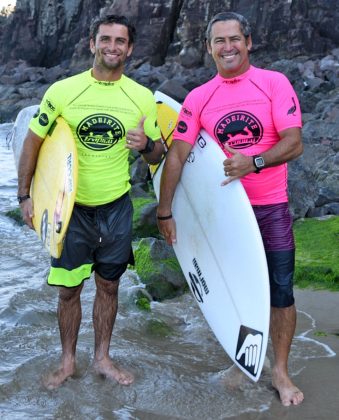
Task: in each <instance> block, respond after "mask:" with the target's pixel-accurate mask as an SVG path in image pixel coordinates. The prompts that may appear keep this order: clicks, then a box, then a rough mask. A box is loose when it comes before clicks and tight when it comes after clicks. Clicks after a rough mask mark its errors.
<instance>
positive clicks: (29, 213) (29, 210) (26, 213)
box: [20, 198, 34, 229]
mask: <svg viewBox="0 0 339 420" xmlns="http://www.w3.org/2000/svg"><path fill="white" fill-rule="evenodd" d="M20 208H21V215H22V218H23V220H24V222H25V223H26V224H27V225H28V226H29V227H30V228H31V229H34V226H33V222H32V217H33V214H34V213H33V201H32V199H31V198H28V199H27V200H25V201H23V202H22V203H21V204H20Z"/></svg>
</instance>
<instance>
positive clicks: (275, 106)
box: [272, 73, 302, 132]
mask: <svg viewBox="0 0 339 420" xmlns="http://www.w3.org/2000/svg"><path fill="white" fill-rule="evenodd" d="M276 76H277V77H276V78H275V80H274V86H273V89H272V116H273V121H274V125H275V127H276V130H277V131H278V132H280V131H283V130H286V129H287V128H292V127H300V128H301V127H302V122H301V110H300V104H299V101H298V97H297V95H296V93H295V91H294V89H293V87H292V85H291V83H290V82H289V80H288V79H287V77H286V76H284V75H283V74H281V73H276Z"/></svg>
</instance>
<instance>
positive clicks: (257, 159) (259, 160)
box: [253, 155, 265, 174]
mask: <svg viewBox="0 0 339 420" xmlns="http://www.w3.org/2000/svg"><path fill="white" fill-rule="evenodd" d="M253 165H254V166H255V167H256V170H255V171H254V172H255V173H256V174H258V173H259V172H260V171H261V170H262V169H263V168H264V167H265V161H264V158H263V157H262V156H259V155H255V156H253Z"/></svg>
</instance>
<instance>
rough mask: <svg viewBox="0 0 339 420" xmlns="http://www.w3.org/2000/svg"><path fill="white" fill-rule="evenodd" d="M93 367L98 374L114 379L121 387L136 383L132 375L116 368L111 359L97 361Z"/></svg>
mask: <svg viewBox="0 0 339 420" xmlns="http://www.w3.org/2000/svg"><path fill="white" fill-rule="evenodd" d="M93 367H94V370H95V371H96V372H97V373H99V374H101V375H104V376H106V378H108V379H114V380H115V381H117V382H118V383H119V384H120V385H131V384H132V383H133V382H134V376H133V375H132V373H130V372H128V371H127V370H125V369H123V368H120V367H117V366H115V365H114V364H113V362H112V361H111V360H110V359H109V358H107V359H102V360H97V361H95V362H94V365H93Z"/></svg>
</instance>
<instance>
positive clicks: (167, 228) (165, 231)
mask: <svg viewBox="0 0 339 420" xmlns="http://www.w3.org/2000/svg"><path fill="white" fill-rule="evenodd" d="M157 223H158V229H159V232H160V233H161V234H162V235H163V236H164V238H165V240H166V242H167V243H168V245H173V244H175V243H176V242H177V232H176V226H175V220H174V219H173V217H172V218H171V219H168V220H159V219H157Z"/></svg>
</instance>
